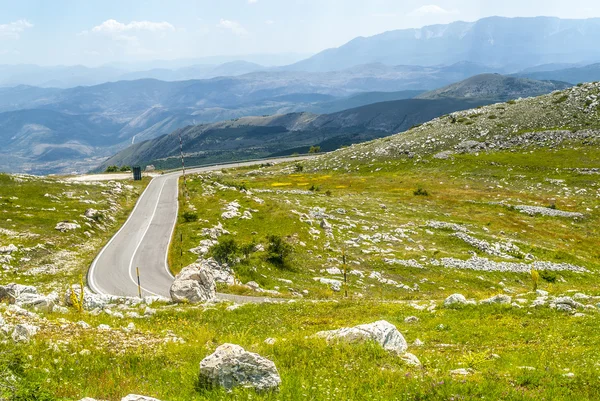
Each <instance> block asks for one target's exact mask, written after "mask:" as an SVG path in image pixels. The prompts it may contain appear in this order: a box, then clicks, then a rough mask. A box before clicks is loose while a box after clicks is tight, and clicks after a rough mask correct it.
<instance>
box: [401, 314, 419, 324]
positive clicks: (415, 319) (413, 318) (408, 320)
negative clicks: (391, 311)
mask: <svg viewBox="0 0 600 401" xmlns="http://www.w3.org/2000/svg"><path fill="white" fill-rule="evenodd" d="M418 321H419V318H418V317H416V316H409V317H407V318H406V319H404V323H417V322H418Z"/></svg>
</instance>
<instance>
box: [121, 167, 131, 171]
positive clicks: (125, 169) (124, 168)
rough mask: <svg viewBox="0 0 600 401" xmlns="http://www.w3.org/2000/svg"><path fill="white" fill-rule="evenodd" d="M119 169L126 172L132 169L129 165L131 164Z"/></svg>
mask: <svg viewBox="0 0 600 401" xmlns="http://www.w3.org/2000/svg"><path fill="white" fill-rule="evenodd" d="M119 171H123V172H126V171H131V167H129V166H122V167H121V168H120V169H119Z"/></svg>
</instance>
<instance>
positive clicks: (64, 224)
mask: <svg viewBox="0 0 600 401" xmlns="http://www.w3.org/2000/svg"><path fill="white" fill-rule="evenodd" d="M78 228H81V226H80V225H79V224H77V223H69V222H68V221H61V222H60V223H58V224H57V225H56V227H54V229H55V230H58V231H60V232H62V233H66V232H68V231H73V230H77V229H78Z"/></svg>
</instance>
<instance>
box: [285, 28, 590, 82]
mask: <svg viewBox="0 0 600 401" xmlns="http://www.w3.org/2000/svg"><path fill="white" fill-rule="evenodd" d="M599 41H600V19H598V18H594V19H583V20H581V19H580V20H575V19H572V20H571V19H559V18H553V17H536V18H503V17H490V18H483V19H480V20H478V21H475V22H453V23H451V24H446V25H432V26H426V27H423V28H420V29H402V30H395V31H390V32H385V33H382V34H379V35H375V36H371V37H367V38H365V37H358V38H356V39H353V40H352V41H350V42H348V43H346V44H345V45H343V46H340V47H338V48H334V49H328V50H325V51H322V52H321V53H318V54H316V55H314V56H312V57H310V58H308V59H306V60H303V61H300V62H298V63H295V64H293V65H291V66H288V67H286V68H287V69H293V70H298V71H333V70H339V69H342V68H350V67H353V66H356V65H357V64H364V63H383V64H386V65H398V64H403V65H425V66H430V65H450V64H454V63H457V62H460V61H467V62H471V63H479V64H485V65H489V66H492V67H495V68H499V69H501V70H502V71H500V72H517V71H519V70H521V69H524V68H528V67H533V66H536V65H541V64H548V63H581V62H587V64H589V63H590V62H595V61H600V54H599V53H598V42H599Z"/></svg>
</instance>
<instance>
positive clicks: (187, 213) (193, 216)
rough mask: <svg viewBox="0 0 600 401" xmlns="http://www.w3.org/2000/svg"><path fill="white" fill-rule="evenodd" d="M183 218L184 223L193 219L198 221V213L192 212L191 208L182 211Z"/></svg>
mask: <svg viewBox="0 0 600 401" xmlns="http://www.w3.org/2000/svg"><path fill="white" fill-rule="evenodd" d="M183 220H184V221H185V222H186V223H192V222H194V221H198V213H196V212H192V211H191V210H187V211H185V212H184V213H183Z"/></svg>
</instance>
